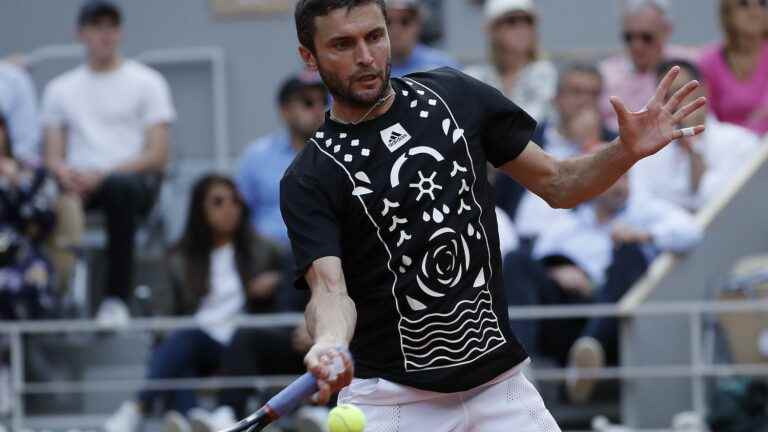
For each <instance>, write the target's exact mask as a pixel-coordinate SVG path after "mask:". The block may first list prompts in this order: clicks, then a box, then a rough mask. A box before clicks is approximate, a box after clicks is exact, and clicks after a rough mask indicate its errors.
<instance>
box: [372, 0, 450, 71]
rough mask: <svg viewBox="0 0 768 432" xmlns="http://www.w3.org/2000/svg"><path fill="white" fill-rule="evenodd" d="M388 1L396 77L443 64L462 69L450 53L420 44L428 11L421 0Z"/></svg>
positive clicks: (393, 69)
mask: <svg viewBox="0 0 768 432" xmlns="http://www.w3.org/2000/svg"><path fill="white" fill-rule="evenodd" d="M386 4H387V15H388V16H389V29H390V32H389V37H390V43H391V46H392V76H393V77H402V76H403V75H407V74H409V73H412V72H422V71H428V70H431V69H436V68H439V67H443V66H450V67H452V68H456V69H460V68H461V66H460V65H459V63H458V62H456V60H454V59H453V58H451V57H450V56H449V55H447V54H445V53H443V52H442V51H439V50H436V49H434V48H430V47H428V46H426V45H423V44H421V43H419V37H420V36H421V31H422V27H423V23H424V15H425V13H426V12H425V6H423V5H421V4H420V2H419V1H418V0H387V2H386Z"/></svg>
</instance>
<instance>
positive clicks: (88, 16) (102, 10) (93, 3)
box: [77, 0, 123, 28]
mask: <svg viewBox="0 0 768 432" xmlns="http://www.w3.org/2000/svg"><path fill="white" fill-rule="evenodd" d="M103 18H108V19H110V20H112V22H113V23H114V24H115V25H117V26H119V25H120V24H121V23H122V20H123V17H122V13H121V12H120V8H119V7H117V5H115V4H114V3H112V2H110V1H107V0H86V1H85V2H84V3H83V5H82V6H80V12H79V13H78V14H77V26H78V28H82V27H85V26H87V25H89V24H95V23H97V22H98V21H99V20H101V19H103Z"/></svg>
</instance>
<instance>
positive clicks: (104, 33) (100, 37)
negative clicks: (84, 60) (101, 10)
mask: <svg viewBox="0 0 768 432" xmlns="http://www.w3.org/2000/svg"><path fill="white" fill-rule="evenodd" d="M79 36H80V41H81V42H82V43H83V45H85V49H86V51H87V52H88V56H89V57H91V58H95V59H97V60H111V59H112V58H114V56H115V55H117V51H118V49H119V48H120V41H121V39H122V31H121V30H120V26H119V25H118V24H117V23H115V22H114V21H113V20H112V19H111V18H108V17H104V18H101V19H99V20H97V21H96V22H94V23H91V24H86V25H84V26H83V27H81V28H80V32H79Z"/></svg>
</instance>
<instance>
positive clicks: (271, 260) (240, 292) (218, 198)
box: [104, 175, 280, 432]
mask: <svg viewBox="0 0 768 432" xmlns="http://www.w3.org/2000/svg"><path fill="white" fill-rule="evenodd" d="M247 216H248V209H247V207H246V206H245V205H244V202H243V200H242V198H241V197H240V195H239V193H238V192H237V189H236V187H235V184H234V182H232V180H230V179H229V178H227V177H222V176H219V175H207V176H204V177H202V178H201V179H200V180H198V181H197V182H196V184H195V185H194V187H193V190H192V199H191V201H190V205H189V212H188V217H187V223H186V227H185V229H184V233H183V235H182V238H181V240H180V241H179V242H178V244H177V245H176V246H175V247H174V248H173V249H172V251H171V253H170V255H169V260H168V269H169V272H170V276H171V282H172V286H173V292H174V293H175V305H176V310H175V312H176V314H178V315H193V316H194V317H195V318H196V319H197V321H198V322H199V323H200V328H199V329H192V330H178V331H174V332H171V334H170V335H168V337H167V338H165V339H164V340H163V341H162V342H161V343H160V344H159V346H158V347H157V348H156V349H155V350H154V351H153V353H152V356H151V358H150V361H149V364H148V372H147V378H148V379H170V378H190V377H196V376H200V375H201V374H206V373H211V372H213V371H215V370H217V369H218V368H219V367H220V366H221V365H222V359H223V358H224V357H225V356H226V350H227V347H228V346H230V344H231V342H232V338H233V336H234V334H235V330H236V329H235V324H236V323H235V321H234V320H233V319H232V318H233V317H236V316H237V315H239V314H240V313H242V312H243V311H244V310H247V311H248V312H254V311H263V310H265V309H267V308H269V307H270V306H271V305H272V304H273V302H274V294H275V288H276V286H277V283H278V282H279V278H280V276H279V273H278V272H276V271H275V270H276V269H279V268H280V259H279V255H278V253H277V250H276V249H275V247H273V246H272V245H271V244H269V243H267V242H266V241H264V240H263V239H261V238H260V237H258V236H256V235H255V234H254V233H253V232H252V230H251V228H250V225H249V223H248V217H247ZM241 361H242V360H241ZM166 393H169V394H166ZM161 395H162V396H167V399H166V400H167V401H169V406H168V407H166V408H169V409H171V410H172V411H170V412H168V413H167V414H166V421H167V422H170V423H173V424H178V423H184V422H185V421H184V419H183V417H182V416H183V415H184V414H186V413H188V412H189V411H190V410H191V409H192V408H194V407H195V406H196V401H195V393H194V391H193V390H175V391H172V392H159V391H154V390H145V391H143V392H141V394H139V397H138V399H137V400H136V401H128V402H125V403H123V405H122V406H121V407H120V409H119V410H118V411H117V412H116V413H115V414H114V415H113V416H112V417H110V418H109V419H108V420H107V422H106V423H105V425H104V427H105V429H106V431H107V432H129V431H135V430H137V428H138V426H139V423H140V422H141V419H142V416H143V415H144V414H148V413H150V412H151V411H152V409H153V403H154V402H155V400H157V399H158V397H159V396H161ZM230 417H231V418H232V419H234V416H233V415H231V416H230Z"/></svg>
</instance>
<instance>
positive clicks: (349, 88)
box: [300, 3, 390, 107]
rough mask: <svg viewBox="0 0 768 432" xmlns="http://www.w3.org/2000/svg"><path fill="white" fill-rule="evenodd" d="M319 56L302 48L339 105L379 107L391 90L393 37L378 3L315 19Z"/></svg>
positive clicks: (302, 52)
mask: <svg viewBox="0 0 768 432" xmlns="http://www.w3.org/2000/svg"><path fill="white" fill-rule="evenodd" d="M315 26H316V29H317V31H316V33H315V53H314V54H312V53H309V52H308V50H304V49H303V47H302V48H300V51H301V54H302V57H303V58H304V60H305V61H306V62H307V65H308V66H309V67H310V68H315V69H317V70H318V72H319V73H320V76H321V77H322V78H323V82H325V85H326V87H327V88H328V90H329V91H330V92H331V94H333V96H334V99H335V100H336V101H337V102H342V103H347V104H350V105H354V106H358V107H368V106H371V105H373V104H374V103H376V102H377V101H378V100H379V99H380V98H381V97H382V96H383V95H384V94H385V92H386V91H387V89H388V88H389V72H390V51H389V34H388V33H387V23H386V20H385V18H384V14H383V13H382V10H381V9H380V8H379V6H378V5H377V4H375V3H369V4H365V5H363V6H358V7H353V8H352V9H346V8H340V9H336V10H334V11H332V12H331V13H329V14H328V15H325V16H321V17H317V18H315Z"/></svg>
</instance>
